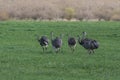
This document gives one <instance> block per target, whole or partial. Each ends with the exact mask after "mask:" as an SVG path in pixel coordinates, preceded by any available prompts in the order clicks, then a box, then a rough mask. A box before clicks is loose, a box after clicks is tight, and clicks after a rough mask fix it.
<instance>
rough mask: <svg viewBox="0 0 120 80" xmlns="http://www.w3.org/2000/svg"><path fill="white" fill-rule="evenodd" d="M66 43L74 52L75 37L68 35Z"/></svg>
mask: <svg viewBox="0 0 120 80" xmlns="http://www.w3.org/2000/svg"><path fill="white" fill-rule="evenodd" d="M68 45H69V47H70V48H71V50H72V52H74V50H75V47H76V39H75V38H74V37H70V36H68Z"/></svg>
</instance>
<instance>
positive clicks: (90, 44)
mask: <svg viewBox="0 0 120 80" xmlns="http://www.w3.org/2000/svg"><path fill="white" fill-rule="evenodd" d="M85 35H86V32H83V37H82V39H81V40H80V37H79V39H78V42H79V44H80V45H82V46H83V47H84V48H85V49H87V50H88V51H89V54H90V53H91V52H93V53H94V49H97V48H99V43H98V42H97V41H96V40H93V39H88V38H85Z"/></svg>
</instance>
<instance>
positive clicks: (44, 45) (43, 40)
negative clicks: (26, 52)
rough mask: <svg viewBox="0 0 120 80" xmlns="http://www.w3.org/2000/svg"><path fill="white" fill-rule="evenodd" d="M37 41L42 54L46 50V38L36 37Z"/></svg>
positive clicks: (47, 41) (47, 42)
mask: <svg viewBox="0 0 120 80" xmlns="http://www.w3.org/2000/svg"><path fill="white" fill-rule="evenodd" d="M37 40H38V42H39V43H40V45H41V47H42V48H43V52H44V50H47V47H48V44H49V40H48V38H47V37H46V36H41V38H39V37H37Z"/></svg>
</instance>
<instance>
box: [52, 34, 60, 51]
mask: <svg viewBox="0 0 120 80" xmlns="http://www.w3.org/2000/svg"><path fill="white" fill-rule="evenodd" d="M51 42H52V46H53V48H54V50H55V52H56V53H57V52H59V51H60V48H61V46H62V36H60V37H56V38H55V39H53V32H51Z"/></svg>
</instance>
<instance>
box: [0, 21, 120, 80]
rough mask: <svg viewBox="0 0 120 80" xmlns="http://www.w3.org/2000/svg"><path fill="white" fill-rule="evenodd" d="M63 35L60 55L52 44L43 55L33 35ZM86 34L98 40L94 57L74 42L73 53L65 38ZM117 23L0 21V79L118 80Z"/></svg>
mask: <svg viewBox="0 0 120 80" xmlns="http://www.w3.org/2000/svg"><path fill="white" fill-rule="evenodd" d="M51 31H53V32H54V35H55V36H59V35H60V34H61V33H63V34H64V37H63V46H62V49H61V52H60V53H57V54H56V53H55V52H53V50H52V46H51V43H50V44H49V47H48V50H47V51H46V52H45V53H43V52H42V48H41V47H40V45H39V43H38V41H37V40H36V36H35V35H36V34H37V35H39V36H42V35H46V36H47V37H48V38H49V39H50V32H51ZM83 31H86V32H87V37H88V38H91V39H95V40H97V41H99V43H100V47H99V48H98V49H97V50H95V53H94V54H91V55H89V54H88V53H87V51H86V50H85V49H84V48H83V47H82V46H80V45H79V44H78V43H77V46H76V49H75V52H74V53H72V52H71V50H70V48H69V47H68V45H67V36H66V34H70V35H71V36H74V37H76V39H77V35H78V34H80V35H81V33H82V32H83ZM119 43H120V23H119V22H43V21H42V22H39V21H2V22H0V78H1V80H119V79H120V76H119V75H120V53H119V52H120V46H119Z"/></svg>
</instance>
